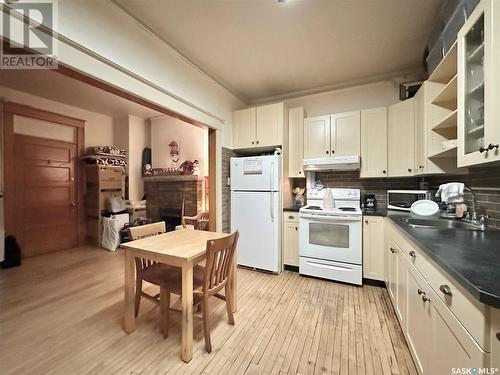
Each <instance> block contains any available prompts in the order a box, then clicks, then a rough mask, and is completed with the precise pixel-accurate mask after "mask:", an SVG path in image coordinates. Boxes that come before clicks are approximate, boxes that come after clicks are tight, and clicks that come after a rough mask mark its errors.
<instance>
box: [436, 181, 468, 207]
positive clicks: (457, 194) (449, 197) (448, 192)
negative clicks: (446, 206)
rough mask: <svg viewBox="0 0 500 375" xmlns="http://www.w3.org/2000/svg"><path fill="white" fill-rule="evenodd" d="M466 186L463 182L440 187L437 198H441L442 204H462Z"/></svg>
mask: <svg viewBox="0 0 500 375" xmlns="http://www.w3.org/2000/svg"><path fill="white" fill-rule="evenodd" d="M464 188H465V185H464V184H463V183H461V182H449V183H447V184H442V185H439V190H438V191H437V193H436V197H441V202H445V203H451V202H461V201H462V200H463V195H464Z"/></svg>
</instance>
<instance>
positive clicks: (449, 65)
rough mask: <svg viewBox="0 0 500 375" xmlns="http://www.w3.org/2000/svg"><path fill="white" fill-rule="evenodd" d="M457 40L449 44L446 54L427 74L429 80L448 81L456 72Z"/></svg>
mask: <svg viewBox="0 0 500 375" xmlns="http://www.w3.org/2000/svg"><path fill="white" fill-rule="evenodd" d="M457 52H458V48H457V42H455V43H454V44H453V46H451V48H450V50H449V51H448V53H447V54H446V56H445V57H444V58H443V60H441V62H440V63H439V65H438V66H437V67H436V69H434V71H433V72H432V74H431V75H430V76H429V81H431V82H436V83H448V82H450V81H451V79H452V78H453V77H454V76H455V75H456V74H457V69H458V68H457Z"/></svg>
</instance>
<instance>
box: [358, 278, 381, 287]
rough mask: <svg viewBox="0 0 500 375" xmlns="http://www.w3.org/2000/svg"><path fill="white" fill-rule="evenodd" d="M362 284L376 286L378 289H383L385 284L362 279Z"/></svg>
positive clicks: (379, 281)
mask: <svg viewBox="0 0 500 375" xmlns="http://www.w3.org/2000/svg"><path fill="white" fill-rule="evenodd" d="M363 284H365V285H371V286H378V287H380V288H385V283H384V282H383V281H381V280H373V279H365V278H363Z"/></svg>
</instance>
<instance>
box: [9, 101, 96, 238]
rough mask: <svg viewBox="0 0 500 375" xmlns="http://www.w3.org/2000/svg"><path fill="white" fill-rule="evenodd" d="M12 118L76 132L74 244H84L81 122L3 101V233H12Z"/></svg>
mask: <svg viewBox="0 0 500 375" xmlns="http://www.w3.org/2000/svg"><path fill="white" fill-rule="evenodd" d="M14 115H18V116H24V117H29V118H35V119H38V120H43V121H48V122H52V123H57V124H61V125H65V126H71V127H74V128H75V129H76V149H77V153H76V159H77V160H76V165H75V170H76V173H75V178H76V186H77V196H78V204H77V207H76V209H77V218H78V224H77V226H78V228H77V230H78V245H79V246H81V245H83V244H85V240H86V229H85V217H84V216H83V214H84V205H83V204H84V186H83V182H84V178H83V173H84V169H83V163H81V162H80V161H79V158H80V156H82V155H83V154H84V152H85V121H84V120H81V119H77V118H74V117H69V116H65V115H61V114H58V113H54V112H49V111H45V110H42V109H38V108H34V107H30V106H27V105H24V104H18V103H13V102H3V114H2V117H3V120H4V142H5V143H4V144H5V147H4V155H3V156H4V159H3V160H4V189H5V191H4V203H5V234H6V235H9V234H12V233H15V231H16V228H15V212H16V207H15V199H14V195H15V160H14V155H15V154H14V136H15V135H14Z"/></svg>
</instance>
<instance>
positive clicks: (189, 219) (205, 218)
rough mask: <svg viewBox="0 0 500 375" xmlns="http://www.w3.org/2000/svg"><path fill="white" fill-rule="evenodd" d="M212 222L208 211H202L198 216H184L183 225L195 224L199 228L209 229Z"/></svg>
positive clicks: (195, 227)
mask: <svg viewBox="0 0 500 375" xmlns="http://www.w3.org/2000/svg"><path fill="white" fill-rule="evenodd" d="M209 222H210V218H209V214H208V211H202V212H200V213H199V214H198V215H196V216H183V217H182V226H183V227H184V228H186V227H187V226H188V225H189V224H191V225H193V226H194V229H197V230H208V223H209Z"/></svg>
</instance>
